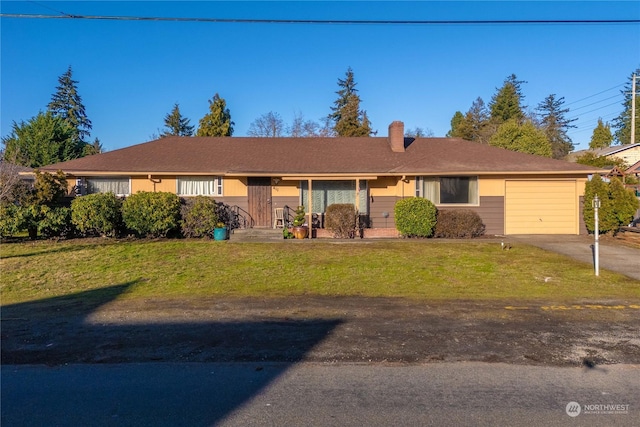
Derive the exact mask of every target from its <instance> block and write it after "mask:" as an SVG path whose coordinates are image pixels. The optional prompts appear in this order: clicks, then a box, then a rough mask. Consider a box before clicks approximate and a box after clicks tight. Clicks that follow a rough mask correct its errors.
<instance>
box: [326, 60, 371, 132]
mask: <svg viewBox="0 0 640 427" xmlns="http://www.w3.org/2000/svg"><path fill="white" fill-rule="evenodd" d="M356 84H357V83H356V82H355V80H354V77H353V70H352V69H351V67H349V68H348V69H347V72H346V77H345V78H344V79H338V86H339V87H340V90H338V91H337V92H336V93H337V94H338V99H336V100H335V101H334V103H333V104H334V106H333V107H331V111H332V113H331V114H329V119H330V120H331V121H332V122H333V130H334V131H335V133H336V134H337V135H338V136H370V135H371V134H372V133H373V132H372V131H371V123H370V122H369V118H368V117H367V113H366V112H364V111H362V110H360V97H359V96H358V94H357V92H358V90H357V89H356Z"/></svg>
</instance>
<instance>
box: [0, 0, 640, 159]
mask: <svg viewBox="0 0 640 427" xmlns="http://www.w3.org/2000/svg"><path fill="white" fill-rule="evenodd" d="M0 7H1V11H2V13H24V14H50V15H59V14H60V13H59V12H64V13H66V14H74V15H109V16H145V17H184V18H187V17H188V18H203V17H204V18H242V19H317V20H330V19H335V20H524V19H529V20H531V19H535V20H538V19H543V20H545V19H546V20H563V19H564V20H575V19H640V2H638V1H619V2H616V1H608V2H597V1H580V2H578V1H568V2H552V1H531V2H506V1H492V2H486V1H467V2H461V1H449V2H428V1H423V2H384V1H355V2H339V1H327V2H313V1H298V2H268V1H257V2H242V1H236V2H216V1H194V2H173V1H160V2H152V1H138V2H116V1H105V2H96V1H88V2H85V1H76V2H50V1H34V2H27V1H19V2H8V1H2V2H1V4H0ZM0 32H1V65H0V66H1V69H0V78H1V86H0V87H1V97H0V108H1V124H0V134H1V135H2V136H3V137H4V136H7V135H8V134H9V133H10V132H11V126H12V123H13V122H14V121H16V122H20V121H23V120H24V121H27V120H29V119H30V118H31V117H33V116H35V115H36V114H37V113H38V112H39V111H44V110H46V106H47V104H48V102H49V101H50V99H51V95H52V94H53V93H54V92H55V87H56V86H57V84H58V77H59V76H60V75H61V74H63V73H64V72H65V71H66V70H67V67H68V66H71V67H72V68H73V76H74V79H75V80H77V81H78V82H79V83H78V89H79V93H80V95H81V96H82V100H83V103H84V105H85V107H86V112H87V115H88V117H89V119H91V121H92V122H93V130H92V132H91V140H93V138H95V137H98V138H99V139H100V140H101V142H102V143H103V145H104V147H105V148H106V149H107V150H114V149H117V148H121V147H125V146H129V145H133V144H137V143H141V142H144V141H147V140H149V139H150V137H151V136H152V135H153V134H157V133H159V130H161V129H162V127H163V119H164V117H165V115H166V114H167V113H168V112H170V110H171V109H172V107H173V104H174V103H176V102H177V103H179V104H180V110H181V112H182V114H183V115H184V116H186V117H188V118H189V119H190V120H191V124H192V125H195V126H196V127H197V124H198V121H199V119H200V118H201V117H202V116H204V115H205V114H206V113H207V112H208V102H207V101H208V100H210V99H211V98H212V97H213V95H214V94H215V93H219V94H220V96H221V97H222V98H224V99H225V100H226V101H227V106H228V107H229V109H230V111H231V117H232V120H233V121H234V122H235V133H234V136H244V135H246V133H247V131H248V129H249V125H250V124H251V122H252V121H253V120H255V119H256V118H257V117H259V116H260V115H262V114H265V113H267V112H269V111H274V112H277V113H279V114H280V115H281V116H282V117H283V119H284V120H285V122H291V120H292V118H293V116H294V114H295V113H296V112H298V113H302V114H303V115H304V117H305V118H306V119H312V120H316V121H320V119H321V118H322V117H324V116H326V115H327V114H329V112H330V107H331V105H332V103H333V101H334V100H335V99H336V94H335V91H336V90H337V89H338V86H337V79H338V78H343V77H344V74H345V71H346V70H347V68H348V67H351V68H352V69H353V71H354V74H355V79H356V82H357V84H358V86H357V89H358V90H359V94H360V96H361V99H362V103H361V107H362V108H363V109H365V110H366V111H367V114H368V115H369V118H370V119H371V122H372V124H373V128H374V129H377V130H378V131H379V132H378V135H380V136H385V135H387V127H388V125H389V123H391V122H392V121H394V120H402V121H404V122H405V127H406V128H414V127H421V128H424V129H430V130H431V131H433V133H434V134H435V135H436V136H444V135H445V133H446V132H447V131H448V130H449V128H450V120H451V117H452V116H453V114H454V113H455V112H456V111H457V110H460V111H462V112H466V111H467V110H468V109H469V107H470V106H471V103H472V102H473V101H474V100H475V99H476V98H477V97H482V98H483V100H484V101H485V102H486V103H488V102H489V101H490V99H491V96H492V95H493V94H494V93H495V92H496V88H498V87H500V86H501V85H502V83H503V81H504V79H505V78H506V77H507V76H508V75H510V74H516V75H517V77H518V78H519V79H520V80H524V81H526V82H527V83H526V84H524V85H523V87H522V89H523V93H524V94H525V100H524V101H525V104H526V105H528V106H529V107H530V108H531V109H533V108H535V107H536V106H537V105H538V104H539V103H540V102H541V101H542V100H543V99H544V98H545V97H546V96H548V95H549V94H556V96H557V97H564V98H565V105H566V106H567V107H568V108H570V109H571V111H570V113H569V114H568V116H569V117H577V118H578V119H579V120H578V121H577V122H575V123H574V124H576V125H577V126H578V128H577V129H574V130H572V131H571V133H570V136H571V137H572V139H573V142H574V144H575V145H576V149H581V148H586V147H587V145H588V143H589V140H590V138H591V133H592V131H593V128H594V127H595V126H596V123H597V119H598V117H602V118H603V119H604V120H605V121H611V120H612V119H613V118H614V117H616V116H617V115H618V114H619V113H620V111H621V110H622V99H623V98H622V94H621V93H620V91H621V90H622V89H623V86H624V85H625V83H627V82H628V79H629V76H630V75H631V73H632V72H633V71H634V70H635V69H637V68H639V67H640V24H638V23H632V24H526V25H525V24H508V25H496V24H467V25H415V24H413V25H406V24H393V25H383V24H374V25H364V24H291V23H287V24H264V23H204V22H164V21H145V22H141V21H119V20H80V19H74V20H71V19H18V18H9V17H2V18H1V20H0Z"/></svg>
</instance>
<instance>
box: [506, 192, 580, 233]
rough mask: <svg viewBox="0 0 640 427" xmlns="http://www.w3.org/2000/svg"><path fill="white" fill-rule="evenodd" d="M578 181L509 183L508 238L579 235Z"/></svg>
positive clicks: (507, 200)
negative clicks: (519, 235)
mask: <svg viewBox="0 0 640 427" xmlns="http://www.w3.org/2000/svg"><path fill="white" fill-rule="evenodd" d="M578 186H579V185H578V182H577V181H576V180H563V181H561V180H537V181H536V180H527V181H520V180H507V181H505V234H579V212H580V209H579V203H578V201H579V195H578Z"/></svg>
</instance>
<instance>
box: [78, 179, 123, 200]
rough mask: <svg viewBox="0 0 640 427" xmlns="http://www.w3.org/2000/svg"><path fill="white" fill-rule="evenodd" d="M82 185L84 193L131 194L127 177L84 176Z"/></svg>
mask: <svg viewBox="0 0 640 427" xmlns="http://www.w3.org/2000/svg"><path fill="white" fill-rule="evenodd" d="M83 185H85V186H86V194H93V193H113V194H115V195H116V196H128V195H129V194H131V185H130V180H129V177H126V176H122V177H118V176H110V177H86V178H84V183H83Z"/></svg>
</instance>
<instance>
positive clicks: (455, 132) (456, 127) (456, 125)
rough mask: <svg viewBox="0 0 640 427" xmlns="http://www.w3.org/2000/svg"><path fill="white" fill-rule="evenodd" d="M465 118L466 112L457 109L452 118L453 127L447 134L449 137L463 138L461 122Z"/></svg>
mask: <svg viewBox="0 0 640 427" xmlns="http://www.w3.org/2000/svg"><path fill="white" fill-rule="evenodd" d="M463 120H464V114H462V112H460V111H456V112H455V113H454V114H453V117H452V118H451V129H449V132H447V134H446V135H445V136H446V137H447V138H462V137H461V136H460V123H462V121H463Z"/></svg>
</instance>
